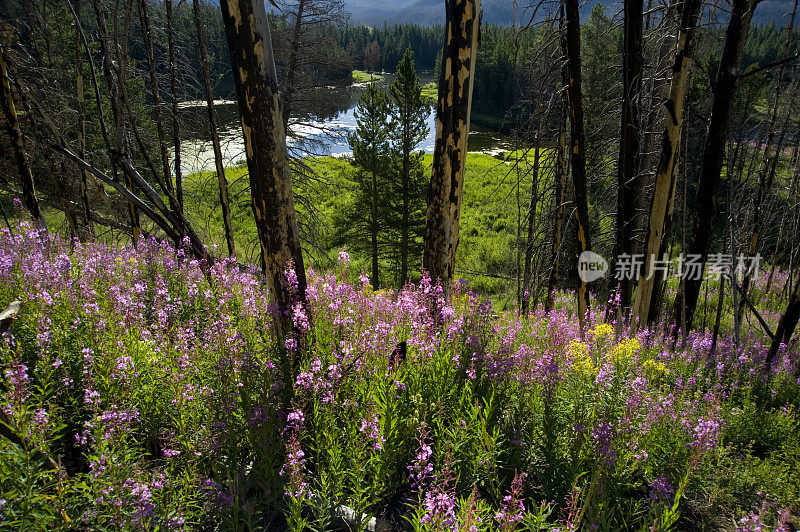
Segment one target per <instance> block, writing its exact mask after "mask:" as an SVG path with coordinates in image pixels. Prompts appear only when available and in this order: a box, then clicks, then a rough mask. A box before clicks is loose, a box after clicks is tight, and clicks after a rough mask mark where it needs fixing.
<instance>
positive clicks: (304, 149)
mask: <svg viewBox="0 0 800 532" xmlns="http://www.w3.org/2000/svg"><path fill="white" fill-rule="evenodd" d="M381 75H382V79H381V80H380V81H378V82H377V83H379V84H380V85H381V86H382V87H387V86H388V85H389V84H390V83H391V82H392V81H393V79H394V75H393V74H387V73H383V74H381ZM419 76H420V82H421V83H422V84H423V85H425V84H426V83H429V82H430V81H432V79H433V73H432V72H421V73H420V74H419ZM365 86H366V83H354V84H353V85H350V86H349V87H335V86H330V87H322V88H319V89H315V90H313V91H309V92H308V93H307V94H305V95H304V97H305V98H306V99H307V100H308V101H310V102H314V111H313V114H310V115H309V117H308V118H306V119H304V120H302V121H301V120H293V121H292V122H291V123H290V124H289V129H290V135H289V140H288V144H289V149H290V151H291V152H292V153H293V154H295V155H297V156H301V157H302V156H308V155H332V156H337V157H341V156H345V155H349V154H350V153H352V150H351V149H350V145H349V144H348V142H347V134H348V133H350V132H353V131H354V130H355V128H356V119H355V115H354V111H355V108H356V104H357V103H358V98H359V96H360V94H361V91H362V90H363V89H364V87H365ZM215 108H216V110H217V118H218V130H219V136H220V144H221V147H222V156H223V159H224V161H225V166H233V165H236V164H240V163H242V162H244V160H245V154H244V141H243V138H242V128H241V124H240V122H239V114H238V110H237V108H236V102H235V101H231V100H217V101H215ZM180 109H181V114H182V115H183V116H182V118H183V119H184V122H185V123H186V126H185V127H184V129H183V131H182V135H181V136H182V137H183V139H182V143H181V169H182V173H183V174H184V175H187V174H190V173H193V172H198V171H202V170H213V169H214V151H213V148H212V146H211V137H210V134H209V133H208V121H207V110H206V103H205V101H190V102H183V103H182V104H180ZM427 123H428V135H427V136H426V137H425V140H423V141H422V142H421V143H420V144H419V145H418V146H417V150H423V151H425V152H426V153H432V152H433V148H434V144H435V137H436V117H435V112H434V110H433V109H431V112H430V114H429V115H428V118H427ZM509 149H511V144H510V141H509V140H508V139H507V137H506V136H505V135H503V134H501V133H497V132H493V131H488V130H482V129H479V128H476V127H473V128H472V130H471V131H470V137H469V150H470V151H480V152H487V153H496V152H498V151H503V150H509Z"/></svg>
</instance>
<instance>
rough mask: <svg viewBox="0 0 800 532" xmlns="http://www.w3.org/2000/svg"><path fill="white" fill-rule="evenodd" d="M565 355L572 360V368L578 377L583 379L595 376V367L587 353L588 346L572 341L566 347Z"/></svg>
mask: <svg viewBox="0 0 800 532" xmlns="http://www.w3.org/2000/svg"><path fill="white" fill-rule="evenodd" d="M567 354H568V355H570V357H571V358H572V368H573V369H574V370H575V372H576V373H577V374H578V375H582V376H584V377H587V376H592V377H593V376H594V375H596V374H597V367H596V366H595V365H594V361H593V360H592V356H591V354H590V353H589V346H588V345H586V344H584V343H583V342H580V341H578V340H573V341H571V342H570V343H569V345H568V346H567Z"/></svg>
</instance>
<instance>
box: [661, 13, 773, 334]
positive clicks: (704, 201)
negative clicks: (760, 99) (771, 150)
mask: <svg viewBox="0 0 800 532" xmlns="http://www.w3.org/2000/svg"><path fill="white" fill-rule="evenodd" d="M757 3H758V2H757V0H733V2H732V9H731V15H730V20H729V22H728V28H727V30H726V31H725V44H724V45H723V48H722V57H721V58H720V63H719V70H718V71H717V80H716V83H715V85H714V91H713V94H714V96H713V100H712V103H711V117H710V119H709V123H708V129H707V131H706V140H705V145H704V148H703V161H702V164H701V166H700V182H699V184H698V187H697V199H696V201H695V214H694V221H693V224H692V240H691V242H690V244H689V248H688V255H695V256H698V257H699V260H700V263H702V264H704V263H705V260H706V258H707V257H708V252H709V249H710V248H711V236H712V234H713V229H714V219H715V217H716V213H717V188H718V186H719V183H720V178H721V172H722V162H723V157H724V155H725V144H726V142H727V140H728V130H729V126H730V114H731V107H732V105H733V98H734V96H735V95H736V89H737V87H738V85H739V67H740V65H741V62H742V53H743V52H744V44H745V40H746V38H747V33H748V31H749V30H750V19H751V18H752V16H753V11H754V10H755V7H756V4H757ZM704 271H705V267H704V265H703V266H701V271H700V273H701V274H702V273H703V272H704ZM702 283H703V276H702V275H698V276H697V278H692V279H686V280H685V282H684V285H683V289H682V290H681V291H680V292H679V293H678V296H677V297H676V298H675V305H674V307H673V317H674V318H675V321H676V322H677V321H685V323H686V328H687V329H691V328H692V319H693V317H694V311H695V308H696V307H697V300H698V298H699V296H700V286H701V285H702ZM684 304H685V308H686V315H685V316H684V318H685V319H683V320H679V318H680V316H681V309H682V308H683V305H684Z"/></svg>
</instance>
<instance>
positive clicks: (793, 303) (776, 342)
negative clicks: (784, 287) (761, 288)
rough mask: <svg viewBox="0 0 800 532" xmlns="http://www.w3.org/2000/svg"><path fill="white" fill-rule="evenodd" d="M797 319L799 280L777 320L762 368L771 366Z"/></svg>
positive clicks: (799, 299)
mask: <svg viewBox="0 0 800 532" xmlns="http://www.w3.org/2000/svg"><path fill="white" fill-rule="evenodd" d="M798 320H800V280H798V282H797V283H796V284H795V286H794V290H793V291H792V294H791V296H790V297H789V303H788V304H787V305H786V310H784V311H783V315H781V319H780V321H779V322H778V328H777V330H776V331H775V337H774V338H773V339H772V344H771V345H770V348H769V352H768V353H767V358H766V360H765V361H764V368H765V369H766V370H767V371H769V369H770V368H771V367H772V362H773V361H774V360H775V357H776V356H777V355H778V350H779V349H780V347H781V344H784V345H788V344H789V341H790V340H791V339H792V335H793V334H794V330H795V328H796V327H797V322H798Z"/></svg>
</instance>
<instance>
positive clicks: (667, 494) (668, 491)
mask: <svg viewBox="0 0 800 532" xmlns="http://www.w3.org/2000/svg"><path fill="white" fill-rule="evenodd" d="M674 496H675V488H673V487H672V484H670V483H669V480H667V479H666V477H664V476H660V477H658V478H656V479H655V480H654V481H653V482H651V483H650V500H651V501H653V502H654V503H658V502H663V503H669V502H671V501H672V500H673V498H674Z"/></svg>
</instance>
